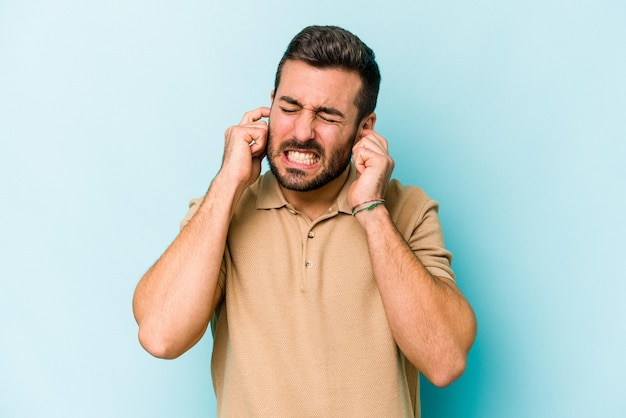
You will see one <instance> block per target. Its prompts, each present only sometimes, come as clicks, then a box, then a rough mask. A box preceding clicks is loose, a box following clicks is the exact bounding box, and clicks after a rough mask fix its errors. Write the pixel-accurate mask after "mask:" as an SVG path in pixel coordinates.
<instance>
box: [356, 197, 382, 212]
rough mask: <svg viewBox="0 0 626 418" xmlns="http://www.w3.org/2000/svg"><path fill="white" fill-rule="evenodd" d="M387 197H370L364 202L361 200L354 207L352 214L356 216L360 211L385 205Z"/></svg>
mask: <svg viewBox="0 0 626 418" xmlns="http://www.w3.org/2000/svg"><path fill="white" fill-rule="evenodd" d="M385 203H386V202H385V199H370V200H366V201H364V202H361V203H359V204H357V205H355V206H353V207H352V216H356V215H357V214H358V213H361V212H365V211H368V212H369V211H371V210H374V209H375V208H377V207H378V206H381V205H384V204H385Z"/></svg>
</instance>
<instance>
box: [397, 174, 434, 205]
mask: <svg viewBox="0 0 626 418" xmlns="http://www.w3.org/2000/svg"><path fill="white" fill-rule="evenodd" d="M385 200H386V201H387V208H388V210H389V211H390V212H404V211H411V212H420V211H425V210H426V209H427V207H429V206H433V205H434V206H436V205H437V202H435V201H434V200H432V199H431V198H430V197H429V196H428V195H427V194H426V192H425V191H424V190H422V189H421V188H419V187H417V186H412V185H404V184H402V183H401V182H400V181H399V180H397V179H392V180H391V181H390V182H389V187H388V188H387V193H386V195H385Z"/></svg>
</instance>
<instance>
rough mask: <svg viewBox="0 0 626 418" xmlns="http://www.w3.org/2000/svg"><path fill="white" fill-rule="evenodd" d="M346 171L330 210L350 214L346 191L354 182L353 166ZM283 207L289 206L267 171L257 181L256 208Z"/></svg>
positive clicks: (272, 175)
mask: <svg viewBox="0 0 626 418" xmlns="http://www.w3.org/2000/svg"><path fill="white" fill-rule="evenodd" d="M346 170H348V178H347V179H346V182H345V183H344V185H343V186H342V187H341V190H340V191H339V195H338V196H337V201H336V202H335V204H334V205H333V206H334V207H333V208H332V209H334V210H337V211H339V212H343V213H347V214H351V213H352V210H351V208H350V204H349V203H348V191H349V190H350V185H351V184H352V183H353V182H354V181H355V180H356V169H355V168H354V165H353V164H352V163H350V165H349V166H348V168H347V169H346ZM283 206H291V205H290V204H289V202H287V199H285V196H284V195H283V192H282V191H281V189H280V186H279V185H278V181H276V177H274V174H273V173H272V172H271V171H268V172H267V173H265V174H263V175H262V176H261V178H260V179H259V183H258V195H257V201H256V208H257V209H278V208H282V207H283Z"/></svg>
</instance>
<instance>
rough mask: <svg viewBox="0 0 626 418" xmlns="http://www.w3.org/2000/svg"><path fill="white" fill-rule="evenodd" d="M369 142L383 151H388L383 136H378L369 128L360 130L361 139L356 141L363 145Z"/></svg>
mask: <svg viewBox="0 0 626 418" xmlns="http://www.w3.org/2000/svg"><path fill="white" fill-rule="evenodd" d="M368 142H369V143H371V144H372V145H374V144H375V145H376V147H378V148H380V149H381V150H382V151H384V152H388V151H389V150H388V143H387V140H386V139H385V138H383V137H382V136H380V135H379V134H378V133H377V132H375V131H373V130H371V129H364V130H363V132H362V136H361V140H360V141H359V142H358V143H360V144H361V145H363V146H365V145H366V144H367V143H368Z"/></svg>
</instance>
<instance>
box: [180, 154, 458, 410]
mask: <svg viewBox="0 0 626 418" xmlns="http://www.w3.org/2000/svg"><path fill="white" fill-rule="evenodd" d="M349 170H350V175H349V179H348V181H347V182H346V184H345V185H344V187H343V189H342V190H341V192H340V194H339V197H338V199H337V202H336V203H335V204H334V205H333V206H332V207H330V208H328V211H327V212H326V213H325V214H323V215H322V216H320V217H319V218H318V219H315V220H309V219H308V218H307V217H306V216H304V215H303V214H301V213H299V212H298V211H296V210H294V208H293V206H292V205H291V204H289V203H288V202H287V201H286V200H285V198H284V196H283V194H282V192H281V190H280V188H279V186H278V184H277V182H276V179H275V178H274V176H273V175H272V174H271V173H270V172H268V173H266V174H264V175H263V176H261V177H260V178H259V180H258V181H257V182H256V183H255V184H253V185H252V186H251V187H250V188H249V189H248V190H247V191H246V192H245V193H244V195H243V196H242V198H241V201H240V203H239V206H238V209H237V211H236V213H235V215H234V217H233V220H232V222H231V225H230V229H229V233H228V241H227V245H226V251H225V254H224V261H223V264H222V271H221V275H220V278H219V285H220V286H221V287H222V289H223V291H224V299H223V301H222V303H221V304H220V305H219V306H218V308H217V310H216V314H215V316H214V318H213V324H212V325H213V332H214V344H213V359H212V377H213V385H214V389H215V393H216V397H217V408H218V415H219V416H220V417H414V416H415V417H419V415H420V408H419V382H418V376H417V373H416V372H415V369H414V368H413V367H412V365H411V364H410V363H409V362H408V361H406V359H405V358H404V356H403V355H402V353H401V352H400V350H399V349H398V347H397V345H396V343H395V341H394V339H393V337H392V335H391V331H390V329H389V325H388V323H387V319H386V317H385V312H384V309H383V305H382V301H381V299H380V295H379V293H378V288H377V285H376V280H375V278H374V275H373V272H372V267H371V263H370V259H369V254H368V249H367V242H366V239H365V234H364V232H363V230H362V228H361V226H360V225H359V223H358V221H357V220H356V219H355V218H354V217H353V216H352V215H351V211H350V207H349V204H348V201H347V194H348V189H349V186H350V184H351V183H352V182H353V181H354V180H355V179H356V174H355V169H354V167H352V166H351V167H350V168H349ZM385 198H386V200H387V208H388V209H389V211H390V214H391V216H392V219H393V220H394V222H395V224H396V225H397V227H398V230H399V231H400V233H401V234H402V235H403V236H404V237H405V239H406V240H407V242H408V243H409V245H410V246H411V248H412V249H413V251H414V252H415V254H416V255H417V256H418V257H419V259H420V260H421V262H422V263H423V264H424V265H425V266H426V267H427V268H428V270H429V271H430V272H431V273H432V274H433V275H436V276H443V277H448V278H451V279H454V274H453V272H452V270H451V268H450V260H451V255H450V253H449V252H448V251H446V250H445V249H444V242H443V235H442V231H441V227H440V224H439V219H438V216H437V203H436V202H434V201H432V200H430V199H429V198H428V197H427V196H426V194H425V193H424V192H423V191H421V190H420V189H418V188H417V187H405V186H402V185H401V184H400V183H399V182H398V181H395V180H394V181H392V182H391V184H390V186H389V190H388V192H387V195H386V197H385ZM199 203H200V200H199V199H198V200H194V201H192V203H191V204H190V211H189V214H188V216H187V217H186V220H188V219H190V218H191V216H192V215H193V213H195V210H196V209H197V206H198V205H199ZM186 220H185V221H183V224H185V223H186Z"/></svg>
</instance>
